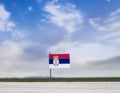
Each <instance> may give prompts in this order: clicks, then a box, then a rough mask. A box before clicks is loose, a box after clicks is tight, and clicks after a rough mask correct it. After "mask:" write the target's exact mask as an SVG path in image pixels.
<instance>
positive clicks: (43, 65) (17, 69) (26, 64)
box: [0, 40, 48, 77]
mask: <svg viewBox="0 0 120 93" xmlns="http://www.w3.org/2000/svg"><path fill="white" fill-rule="evenodd" d="M30 45H31V44H29V43H28V42H27V43H26V42H15V41H11V40H6V41H2V42H0V61H1V62H0V74H1V75H0V77H27V76H37V75H46V73H47V72H48V71H47V70H48V69H47V68H48V63H47V60H44V59H40V60H37V61H36V60H34V62H32V61H31V60H27V59H25V58H24V57H26V56H27V54H26V52H25V51H24V49H25V48H28V47H29V46H30ZM41 61H42V62H41ZM40 69H41V70H40ZM43 70H44V71H43Z"/></svg>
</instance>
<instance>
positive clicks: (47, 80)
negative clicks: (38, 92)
mask: <svg viewBox="0 0 120 93" xmlns="http://www.w3.org/2000/svg"><path fill="white" fill-rule="evenodd" d="M50 81H52V82H120V78H103V77H102V78H52V79H51V80H50V79H49V78H0V82H50Z"/></svg>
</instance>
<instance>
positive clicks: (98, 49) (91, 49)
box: [48, 41, 120, 64]
mask: <svg viewBox="0 0 120 93" xmlns="http://www.w3.org/2000/svg"><path fill="white" fill-rule="evenodd" d="M48 52H49V53H70V54H71V62H72V63H79V64H82V63H86V62H89V61H95V60H101V59H106V58H109V57H112V56H117V55H119V54H120V51H118V50H117V48H116V47H115V46H113V45H103V44H100V43H86V44H82V43H79V42H72V41H61V42H60V43H58V44H56V45H53V46H51V47H50V48H49V49H48Z"/></svg>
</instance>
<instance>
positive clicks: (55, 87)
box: [0, 82, 120, 93]
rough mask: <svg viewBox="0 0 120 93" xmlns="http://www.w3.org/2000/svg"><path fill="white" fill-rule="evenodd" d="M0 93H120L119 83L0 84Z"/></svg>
mask: <svg viewBox="0 0 120 93" xmlns="http://www.w3.org/2000/svg"><path fill="white" fill-rule="evenodd" d="M0 93H120V82H23V83H22V82H19V83H18V82H11V83H9V82H0Z"/></svg>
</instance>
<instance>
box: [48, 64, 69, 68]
mask: <svg viewBox="0 0 120 93" xmlns="http://www.w3.org/2000/svg"><path fill="white" fill-rule="evenodd" d="M49 68H70V64H59V65H58V66H54V65H53V64H49Z"/></svg>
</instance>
